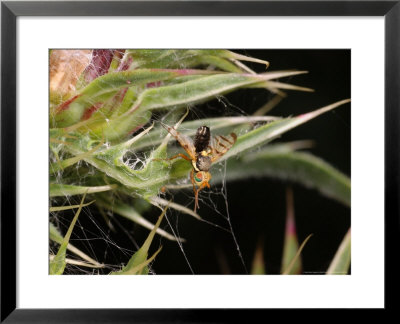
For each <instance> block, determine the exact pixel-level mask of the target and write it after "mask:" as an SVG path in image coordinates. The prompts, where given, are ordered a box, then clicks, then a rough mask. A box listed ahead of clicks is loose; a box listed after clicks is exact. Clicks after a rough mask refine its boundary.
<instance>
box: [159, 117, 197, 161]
mask: <svg viewBox="0 0 400 324" xmlns="http://www.w3.org/2000/svg"><path fill="white" fill-rule="evenodd" d="M161 125H162V126H163V127H164V128H165V129H166V130H167V131H168V133H170V134H171V135H172V136H173V137H174V138H175V139H176V140H177V141H178V143H179V144H180V145H181V146H182V147H183V149H184V150H185V151H186V153H187V154H189V156H190V157H191V158H192V159H195V158H196V154H195V152H196V151H195V147H194V145H193V140H192V139H191V138H190V137H189V136H186V135H184V134H182V133H179V132H178V131H177V130H176V129H175V128H173V127H170V126H167V125H165V124H161Z"/></svg>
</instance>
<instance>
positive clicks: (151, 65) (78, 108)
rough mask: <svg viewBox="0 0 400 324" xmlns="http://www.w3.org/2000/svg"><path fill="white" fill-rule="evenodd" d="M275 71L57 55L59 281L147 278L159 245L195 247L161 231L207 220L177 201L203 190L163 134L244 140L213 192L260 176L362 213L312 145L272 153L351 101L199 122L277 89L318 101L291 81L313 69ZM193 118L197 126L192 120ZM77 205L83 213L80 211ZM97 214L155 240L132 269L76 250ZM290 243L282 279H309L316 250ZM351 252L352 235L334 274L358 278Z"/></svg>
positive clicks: (53, 192)
mask: <svg viewBox="0 0 400 324" xmlns="http://www.w3.org/2000/svg"><path fill="white" fill-rule="evenodd" d="M248 62H251V63H255V64H262V65H263V66H264V67H265V72H262V73H256V72H254V71H253V70H252V69H250V68H249V67H248V66H247V65H246V63H248ZM268 66H269V63H268V62H267V61H263V60H260V59H257V58H252V57H247V56H244V55H241V54H237V53H234V52H232V51H228V50H93V51H91V50H90V51H89V50H86V51H83V50H76V51H73V50H64V51H61V50H52V51H50V118H49V120H50V161H49V172H50V175H49V180H50V206H51V207H50V241H51V242H50V273H51V274H63V273H64V270H65V267H66V265H67V264H71V265H76V266H78V267H79V268H84V267H86V268H87V267H89V268H92V269H97V268H103V272H102V273H110V274H147V273H149V271H150V270H151V264H152V262H153V261H154V260H156V259H157V255H158V253H163V252H162V250H161V248H160V249H158V250H157V251H156V252H155V253H152V254H150V253H149V250H150V246H151V242H152V240H153V239H154V237H155V236H156V235H157V236H160V237H162V238H163V239H164V240H171V241H177V243H178V244H185V243H184V239H183V238H181V237H179V235H177V234H176V233H173V231H168V229H164V228H161V227H160V224H161V221H162V220H163V218H165V215H166V213H167V212H168V210H174V211H175V212H176V213H180V214H187V215H188V216H191V217H194V218H196V219H197V220H198V221H203V220H204V219H203V217H202V209H201V207H200V209H199V210H193V208H192V207H191V206H189V204H191V203H193V200H191V201H190V200H189V201H188V204H187V205H182V204H180V203H178V202H176V201H174V193H175V192H179V191H187V192H188V193H190V192H191V190H192V184H191V183H190V180H189V174H190V171H191V169H192V165H191V163H188V162H187V161H185V160H182V159H175V160H167V159H168V158H169V157H171V156H172V155H174V154H175V153H176V152H184V151H183V149H182V148H180V147H179V146H175V148H173V145H174V144H175V143H176V140H175V139H174V137H172V136H171V134H169V133H168V131H167V130H166V129H165V127H163V125H169V126H171V127H174V128H175V129H176V130H178V131H179V132H180V133H181V134H183V135H185V136H189V137H193V136H194V135H195V132H196V130H197V129H198V128H199V127H200V126H203V125H207V126H208V127H209V128H210V129H211V131H212V134H221V135H224V134H230V133H234V134H237V141H236V142H235V144H234V145H233V146H232V147H231V148H230V149H229V150H228V151H227V152H226V154H224V155H223V156H222V157H221V158H220V159H219V160H218V163H216V164H215V165H212V167H211V169H210V173H211V174H212V180H211V182H210V184H211V186H218V185H220V184H222V183H225V182H231V181H235V180H240V179H247V178H249V177H273V178H280V179H283V180H285V181H290V182H296V183H300V184H302V185H305V186H306V187H309V188H314V189H316V190H318V191H319V192H320V193H321V194H323V195H325V196H327V197H329V198H331V199H333V200H336V201H338V202H340V203H342V204H344V205H345V206H348V207H350V180H349V178H348V177H347V176H345V175H344V174H342V173H341V172H339V171H338V170H336V169H335V168H334V167H333V166H331V165H330V164H328V163H327V162H325V161H323V160H322V159H320V158H318V157H316V156H314V155H312V154H310V153H306V152H304V151H302V152H299V149H302V148H305V147H307V146H308V145H309V143H308V142H306V141H297V142H289V143H271V142H272V141H273V140H274V139H276V138H278V137H279V136H281V135H282V134H284V133H285V132H288V131H290V130H292V129H294V128H296V127H298V126H299V125H302V124H305V123H307V122H308V121H310V120H312V119H314V118H316V117H318V116H319V115H321V114H324V113H326V112H328V111H331V110H333V109H335V108H337V107H339V106H342V105H344V104H346V103H348V102H349V101H350V100H349V99H343V100H341V101H339V102H335V103H327V105H326V106H325V107H320V108H318V109H310V111H308V112H305V113H304V114H302V115H299V116H291V117H275V116H265V115H264V113H265V112H268V111H269V110H270V109H271V108H273V104H274V103H273V102H268V103H266V106H264V107H263V108H261V109H260V110H259V111H258V112H257V113H256V114H254V115H251V116H248V115H241V116H223V117H218V116H217V117H204V118H203V117H199V116H198V115H201V114H196V109H197V107H199V105H201V104H204V103H206V102H209V101H211V100H213V99H215V98H223V96H225V95H227V94H228V93H230V92H234V91H237V90H239V89H242V90H241V91H246V89H248V88H260V89H265V90H266V91H269V92H271V93H273V94H275V95H276V96H277V98H279V97H283V96H285V95H286V92H287V91H307V92H311V91H312V89H309V88H306V87H302V86H298V85H293V84H289V83H286V82H282V81H281V79H283V78H287V77H293V76H296V75H300V74H304V73H306V71H296V70H290V71H269V69H268ZM188 112H192V113H191V114H189V116H190V117H191V118H188V117H186V116H187V113H188ZM193 112H195V113H193ZM267 144H268V145H267ZM227 162H228V163H227ZM221 165H225V169H224V171H223V172H221ZM74 196H77V197H78V198H79V200H80V204H77V203H72V201H75V200H74V199H73V197H74ZM89 205H90V206H89ZM200 205H201V203H200ZM151 206H156V207H157V208H158V209H159V210H160V212H159V213H158V214H160V215H161V216H160V217H159V219H158V221H157V223H155V224H153V223H152V222H151V221H150V220H149V218H148V217H146V216H147V214H148V212H149V211H150V209H151V208H150V207H151ZM288 206H289V205H288ZM93 208H95V209H96V210H97V211H98V213H100V214H101V215H103V216H104V219H105V221H106V223H107V224H108V226H110V229H111V230H115V228H113V225H112V220H111V219H110V215H119V216H122V217H124V218H126V219H128V220H130V221H132V222H134V223H136V224H138V225H139V226H142V227H144V228H146V229H147V230H148V231H149V236H148V238H147V239H146V240H145V242H144V243H143V244H141V247H140V248H139V247H138V248H137V249H136V251H134V252H133V253H132V255H131V257H130V258H129V261H127V262H126V264H123V265H114V267H111V268H110V267H108V268H107V267H106V266H105V265H104V264H103V263H102V261H101V256H100V255H90V256H89V255H87V254H86V253H84V252H82V251H81V250H80V249H78V248H76V247H75V246H74V245H73V244H72V243H71V242H70V238H71V234H72V233H73V231H74V227H75V226H76V222H77V220H78V217H79V215H80V214H82V211H83V210H84V209H93ZM66 210H73V211H74V215H75V216H74V218H73V220H72V222H71V223H70V225H69V228H68V230H67V231H66V232H65V233H63V232H62V229H61V228H60V227H59V226H58V224H59V219H60V215H61V214H60V213H65V211H66ZM288 221H291V222H293V220H288ZM210 226H211V225H210ZM171 229H172V228H171ZM185 239H186V240H190V237H186V238H185ZM286 241H287V243H285V246H286V245H287V246H291V247H292V248H290V249H289V248H288V249H286V248H285V258H284V259H285V260H286V261H285V262H286V263H285V265H283V266H282V268H283V269H282V273H298V272H299V270H298V269H299V267H298V266H295V263H296V262H297V263H298V262H299V260H300V258H299V254H300V253H298V252H300V251H301V249H302V248H304V246H303V247H299V244H297V239H296V237H295V235H294V233H293V231H287V238H286ZM293 242H294V243H293ZM349 246H350V239H349V235H348V236H346V239H345V243H344V246H342V247H341V248H340V249H339V252H338V255H337V257H335V259H334V260H333V263H332V265H331V267H330V268H329V269H330V270H329V271H330V272H331V273H336V272H343V273H347V269H348V267H349V262H350V254H349ZM288 251H289V252H288ZM67 253H68V256H69V257H67ZM256 263H257V262H256ZM335 267H336V268H335ZM334 268H335V269H334ZM104 269H105V270H104ZM332 269H333V270H332ZM253 272H254V273H260V271H256V270H254V271H253ZM83 273H84V272H83Z"/></svg>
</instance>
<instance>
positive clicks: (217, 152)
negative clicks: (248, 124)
mask: <svg viewBox="0 0 400 324" xmlns="http://www.w3.org/2000/svg"><path fill="white" fill-rule="evenodd" d="M236 139H237V136H236V134H235V133H231V134H230V135H227V136H222V135H218V136H215V137H214V138H213V143H212V146H211V151H212V157H211V162H215V161H218V160H219V159H220V158H221V157H222V156H223V155H224V154H225V153H226V152H228V151H229V149H230V148H231V147H232V146H233V144H235V143H236Z"/></svg>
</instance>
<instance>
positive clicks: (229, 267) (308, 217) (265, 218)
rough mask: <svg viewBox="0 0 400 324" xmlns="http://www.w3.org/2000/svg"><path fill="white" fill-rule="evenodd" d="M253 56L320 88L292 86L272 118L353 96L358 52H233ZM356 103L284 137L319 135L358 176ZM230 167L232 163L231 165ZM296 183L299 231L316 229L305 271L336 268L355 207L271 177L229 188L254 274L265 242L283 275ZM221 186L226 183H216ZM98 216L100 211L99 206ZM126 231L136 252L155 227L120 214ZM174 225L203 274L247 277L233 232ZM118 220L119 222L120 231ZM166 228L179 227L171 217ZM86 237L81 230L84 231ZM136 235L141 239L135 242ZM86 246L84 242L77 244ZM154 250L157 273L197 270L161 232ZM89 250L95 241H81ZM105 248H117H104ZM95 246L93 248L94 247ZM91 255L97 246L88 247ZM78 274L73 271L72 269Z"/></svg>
mask: <svg viewBox="0 0 400 324" xmlns="http://www.w3.org/2000/svg"><path fill="white" fill-rule="evenodd" d="M233 51H235V52H239V53H242V54H245V55H248V56H252V57H255V58H259V59H265V60H267V61H269V62H270V67H269V68H268V71H276V70H290V69H296V70H307V71H309V73H308V74H305V75H297V76H293V77H290V78H285V79H283V80H282V81H283V82H288V83H292V84H296V85H299V86H304V87H309V88H313V89H315V92H314V93H308V92H298V91H286V93H287V94H288V96H287V97H286V98H285V99H283V100H282V101H281V102H280V103H279V104H278V105H277V106H276V107H275V108H274V109H273V110H272V111H271V112H270V113H268V115H274V116H285V117H286V116H295V115H298V114H302V113H305V112H309V111H313V110H315V109H317V108H320V107H323V106H325V105H328V104H331V103H334V102H336V101H338V100H342V99H346V98H350V97H351V96H350V57H351V54H350V50H233ZM246 64H247V65H248V66H250V67H251V68H252V69H253V70H255V71H257V72H264V71H265V67H264V66H262V65H260V64H249V63H246ZM273 96H274V95H273V94H271V93H269V92H267V91H265V90H263V89H244V90H239V91H237V92H234V93H232V94H228V95H226V99H227V101H228V102H229V103H230V104H229V106H228V108H227V107H225V105H224V104H223V103H221V102H220V101H218V100H214V101H211V102H209V103H207V104H205V105H203V106H202V107H200V108H198V109H197V108H196V109H195V112H196V111H201V113H202V115H203V116H215V115H225V114H226V115H235V114H239V110H236V108H235V107H238V108H240V109H241V110H243V111H245V113H247V114H249V115H251V114H252V113H253V112H255V111H256V110H257V109H258V108H259V107H261V106H262V105H263V104H265V102H266V101H268V100H269V99H272V98H273ZM350 113H351V109H350V105H349V104H347V105H344V106H341V107H339V108H336V109H335V110H333V111H331V112H328V113H325V114H323V115H321V116H319V117H317V118H316V119H314V120H312V121H310V122H308V123H306V124H303V125H301V126H299V127H297V128H296V129H294V130H291V131H289V132H288V133H286V134H284V135H283V136H282V137H281V138H279V139H278V140H277V141H283V142H287V141H292V140H303V139H311V140H313V141H314V143H315V146H314V147H313V148H312V149H310V150H309V151H311V152H312V153H314V154H315V155H316V156H318V157H321V158H322V159H324V160H325V161H327V162H328V163H330V164H331V165H333V166H334V167H336V168H337V169H339V170H340V171H342V172H343V173H345V174H346V175H348V176H350V161H351V159H350V149H351V148H350V136H351V135H350V132H351V126H350V122H351V121H350ZM228 167H229V163H228ZM288 186H290V187H292V189H293V193H294V208H295V217H296V225H297V234H298V239H299V242H300V243H301V242H302V241H303V240H304V239H305V238H306V237H307V236H308V235H309V234H311V233H312V234H313V236H312V238H311V239H310V240H309V242H308V243H307V245H306V247H305V249H304V250H303V252H302V261H303V272H304V273H324V272H325V271H326V269H327V268H328V266H329V264H330V262H331V260H332V258H333V256H334V254H335V252H336V250H337V248H338V247H339V245H340V243H341V241H342V239H343V237H344V235H345V234H346V232H347V230H348V229H349V227H350V209H349V208H347V207H345V206H343V205H342V204H340V203H337V202H335V201H333V200H331V199H328V198H326V197H324V196H322V195H321V194H319V193H318V192H317V191H315V190H309V189H305V188H303V187H302V186H301V185H297V184H292V183H287V182H283V181H279V180H272V179H269V178H260V179H249V180H246V181H237V182H228V183H227V192H228V201H229V213H230V219H231V223H232V227H233V230H234V234H235V236H236V239H237V242H238V244H239V247H240V250H241V253H242V255H243V259H244V262H245V264H246V268H247V270H248V271H250V269H251V264H252V260H253V256H254V252H255V249H256V246H257V243H258V242H259V241H262V242H263V246H264V259H265V267H266V271H267V273H268V274H278V273H280V266H281V257H282V250H283V240H284V226H285V216H286V189H287V187H288ZM213 190H214V191H216V190H218V188H213ZM192 195H193V193H192V191H185V192H182V193H179V192H178V193H175V194H174V199H173V200H174V201H175V202H178V203H182V204H184V205H188V207H189V208H192V207H193V206H192V204H193V202H192V199H193V197H192ZM204 197H205V201H204V202H205V204H203V203H202V202H200V210H199V213H200V215H201V216H202V217H203V218H205V219H207V220H209V221H211V222H213V223H216V224H219V225H221V226H223V227H225V228H227V227H228V223H227V221H226V220H225V219H224V218H223V217H222V216H221V215H219V214H218V213H215V212H214V210H213V209H214V208H213V207H211V206H210V203H209V199H208V198H207V197H208V195H205V196H204ZM210 197H211V199H213V201H214V202H215V203H216V204H217V206H218V210H219V211H221V212H222V213H224V211H225V207H224V206H225V202H224V199H223V197H222V196H221V195H217V194H212V195H211V196H210ZM92 213H96V211H95V210H93V211H92ZM158 215H159V210H158V209H155V208H152V209H151V210H150V211H149V212H148V213H146V214H144V216H145V217H146V218H148V219H149V220H150V221H152V222H155V221H156V219H157V216H158ZM116 218H117V220H118V222H119V225H121V226H122V228H124V231H125V233H124V232H122V231H121V230H119V231H118V232H117V234H113V233H112V232H110V237H111V239H112V240H114V241H115V242H116V243H117V244H118V245H119V246H120V247H124V248H127V249H131V250H135V244H134V241H136V243H137V244H139V245H141V244H142V243H143V242H144V240H145V238H146V236H147V235H148V230H145V229H143V228H141V227H140V226H137V225H134V224H132V222H130V221H127V220H125V219H123V218H121V217H118V216H116ZM95 219H96V221H95V223H96V225H94V220H93V217H92V219H91V220H87V224H83V223H84V222H85V217H80V220H79V221H80V222H81V223H82V225H83V226H84V228H89V231H93V232H96V230H97V231H98V228H97V226H101V227H105V223H104V222H102V220H101V217H98V218H97V217H96V218H95ZM168 219H169V221H170V222H171V224H172V226H173V228H174V230H175V231H176V230H178V231H179V235H180V236H182V237H184V238H186V240H187V242H186V243H184V244H183V249H184V252H185V255H186V258H187V259H188V260H189V263H190V265H191V268H192V270H193V272H194V273H195V274H219V273H231V274H244V273H245V269H244V266H243V265H242V262H241V260H240V258H239V256H238V251H237V249H236V245H235V242H234V239H233V237H232V234H230V233H228V232H226V231H223V230H221V229H220V228H217V227H215V226H212V225H210V224H207V223H205V222H199V221H198V220H196V219H194V218H193V217H191V216H188V215H176V214H175V215H169V218H168ZM119 225H118V224H117V225H116V227H117V228H118V227H119ZM162 227H163V228H164V229H165V230H167V231H168V232H171V230H170V228H169V226H168V223H167V222H166V221H165V220H164V221H163V225H162ZM77 235H78V236H79V233H77ZM133 238H134V239H133ZM71 242H72V243H73V244H74V245H76V246H79V242H75V241H71ZM154 242H155V244H154V243H153V245H152V249H154V250H152V251H155V249H156V248H158V246H159V245H160V244H161V245H162V246H163V249H162V251H161V253H159V254H158V256H157V257H156V260H155V262H154V263H153V265H152V269H153V271H154V272H155V273H157V274H190V273H192V272H191V270H190V268H189V266H188V265H187V262H186V260H185V257H184V255H183V253H182V251H181V249H180V248H179V246H178V244H177V243H176V242H171V241H168V240H166V239H164V238H160V237H159V236H156V237H155V240H154ZM90 245H91V248H95V249H99V251H100V253H99V254H98V253H96V255H98V256H99V255H104V256H105V259H104V260H99V261H100V262H105V263H107V264H114V265H119V264H122V263H126V262H127V261H128V256H127V255H126V254H123V253H121V251H119V249H117V248H114V247H112V246H110V245H109V244H101V242H99V244H94V242H92V243H91V244H90ZM81 247H82V248H83V249H85V248H87V247H88V244H83V245H82V246H81ZM102 249H110V250H112V251H108V252H107V253H104V251H102ZM88 250H89V251H88ZM88 250H86V251H88V253H89V254H90V255H93V253H90V249H88ZM68 272H69V273H75V271H74V269H73V268H71V269H69V271H68V270H67V271H66V273H68Z"/></svg>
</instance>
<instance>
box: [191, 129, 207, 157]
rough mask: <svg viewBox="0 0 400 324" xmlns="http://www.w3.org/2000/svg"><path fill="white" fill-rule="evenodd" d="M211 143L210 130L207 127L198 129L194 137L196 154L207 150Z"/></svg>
mask: <svg viewBox="0 0 400 324" xmlns="http://www.w3.org/2000/svg"><path fill="white" fill-rule="evenodd" d="M209 143H210V128H208V127H207V126H201V127H199V128H198V129H197V132H196V136H195V137H194V147H195V148H196V153H200V152H202V151H204V150H206V149H207V146H208V144H209Z"/></svg>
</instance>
